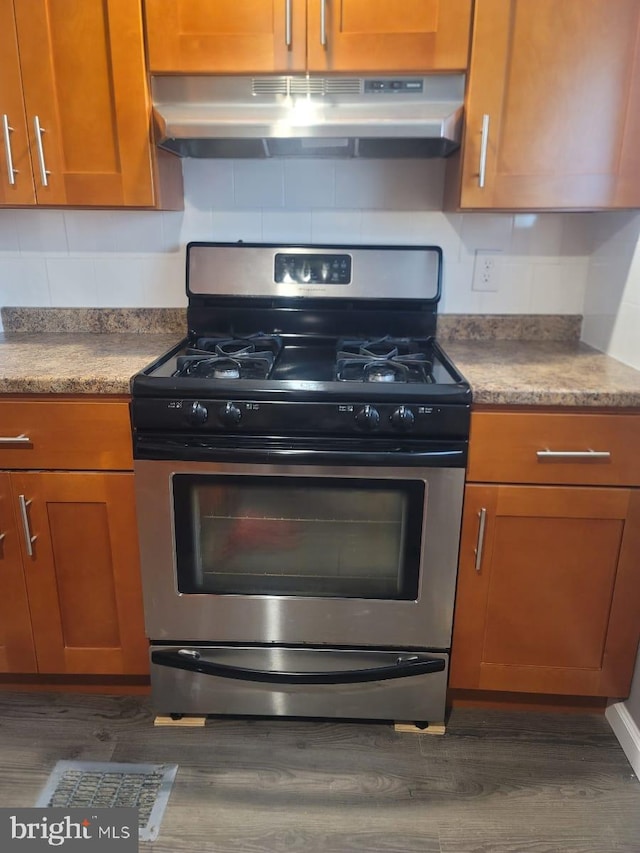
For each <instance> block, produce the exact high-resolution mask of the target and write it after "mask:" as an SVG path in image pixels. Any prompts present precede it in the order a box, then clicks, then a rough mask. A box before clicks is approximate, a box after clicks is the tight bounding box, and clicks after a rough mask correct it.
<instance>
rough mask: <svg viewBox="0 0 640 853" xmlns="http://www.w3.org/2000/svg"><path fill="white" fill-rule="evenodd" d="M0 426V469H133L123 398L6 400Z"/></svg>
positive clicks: (0, 409) (0, 412)
mask: <svg viewBox="0 0 640 853" xmlns="http://www.w3.org/2000/svg"><path fill="white" fill-rule="evenodd" d="M0 424H1V427H0V431H1V433H2V435H1V436H0V437H1V438H2V442H1V443H0V468H22V469H29V468H30V469H33V468H48V469H72V470H75V469H77V470H94V469H95V470H112V471H117V470H121V471H131V470H132V469H133V455H132V445H131V425H130V421H129V406H128V403H126V402H125V401H117V402H116V401H106V400H105V401H100V402H88V401H84V400H78V401H76V400H66V401H64V402H62V401H61V402H51V403H49V402H47V403H44V402H41V401H38V400H2V401H0ZM12 439H15V440H13V441H12Z"/></svg>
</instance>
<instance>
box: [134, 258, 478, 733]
mask: <svg viewBox="0 0 640 853" xmlns="http://www.w3.org/2000/svg"><path fill="white" fill-rule="evenodd" d="M441 276H442V253H441V250H440V249H439V248H437V247H430V246H419V247H413V246H412V247H380V246H358V247H355V246H290V245H283V246H277V245H266V244H260V245H256V244H244V243H237V244H223V243H191V244H189V246H188V247H187V294H188V298H189V308H188V314H187V320H188V333H187V336H186V337H185V339H184V340H182V341H180V342H178V343H177V344H176V346H175V347H174V348H173V349H171V350H170V351H169V352H168V353H166V354H165V355H164V356H162V357H161V358H160V359H159V360H158V361H156V362H155V363H153V364H152V365H150V366H149V367H148V368H146V369H145V370H143V371H142V372H141V373H139V374H137V375H136V376H135V377H134V378H133V380H132V395H133V401H132V423H133V435H134V456H135V482H136V494H137V508H138V519H139V533H140V548H141V559H142V573H143V586H144V598H145V618H146V628H147V632H148V636H149V638H150V641H151V677H152V694H153V702H154V704H155V707H156V709H157V710H158V711H159V712H162V713H174V714H179V713H198V714H241V715H244V714H247V715H249V714H257V715H290V716H315V717H345V718H368V719H402V720H413V721H419V722H427V721H432V722H440V721H442V720H443V719H444V714H445V700H446V686H447V673H448V663H449V651H450V643H451V627H452V616H453V601H454V593H455V582H456V566H457V556H458V539H459V533H460V517H461V508H462V494H463V483H464V468H465V464H466V455H467V441H468V432H469V411H470V402H471V392H470V389H469V386H468V384H467V382H466V381H465V380H464V378H463V377H462V376H461V375H460V374H459V372H458V371H457V369H456V368H455V366H454V365H453V364H452V363H451V361H450V360H449V358H448V357H447V355H446V354H445V352H444V351H443V350H442V348H441V347H440V346H439V345H438V343H437V342H436V339H435V333H436V311H437V304H438V300H439V298H440V289H441Z"/></svg>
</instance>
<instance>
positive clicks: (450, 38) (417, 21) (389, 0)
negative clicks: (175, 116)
mask: <svg viewBox="0 0 640 853" xmlns="http://www.w3.org/2000/svg"><path fill="white" fill-rule="evenodd" d="M145 14H146V27H147V42H148V52H149V67H150V69H151V71H155V72H193V73H198V72H211V73H228V74H242V73H256V74H258V73H265V72H266V73H291V72H304V71H306V70H309V71H317V72H324V71H335V72H341V71H343V72H367V71H373V72H378V71H389V72H400V73H401V72H405V71H410V72H420V71H445V70H462V69H464V68H466V66H467V54H468V47H469V31H470V25H471V0H403V2H402V3H401V4H398V3H396V2H393V0H242V2H238V0H216V2H213V1H212V0H146V3H145Z"/></svg>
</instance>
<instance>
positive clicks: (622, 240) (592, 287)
mask: <svg viewBox="0 0 640 853" xmlns="http://www.w3.org/2000/svg"><path fill="white" fill-rule="evenodd" d="M592 220H593V221H592V229H593V230H592V236H593V252H592V256H591V261H590V265H589V271H588V277H587V288H586V292H585V303H584V325H583V333H582V336H583V339H584V340H585V341H586V342H587V343H589V344H591V346H594V347H597V348H598V349H600V350H602V351H603V352H606V353H609V354H610V355H612V356H614V357H615V358H618V359H620V361H624V362H626V364H630V365H632V366H633V367H637V368H639V369H640V213H638V212H637V211H621V212H612V213H600V214H598V215H596V216H593V217H592Z"/></svg>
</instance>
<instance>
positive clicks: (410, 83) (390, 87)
mask: <svg viewBox="0 0 640 853" xmlns="http://www.w3.org/2000/svg"><path fill="white" fill-rule="evenodd" d="M423 89H424V80H421V79H420V78H419V77H416V78H415V79H414V80H407V79H406V78H405V77H401V78H397V77H390V78H389V77H381V78H380V79H378V80H365V83H364V90H365V92H376V93H381V94H385V93H389V94H392V95H395V94H399V93H401V92H422V91H423Z"/></svg>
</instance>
